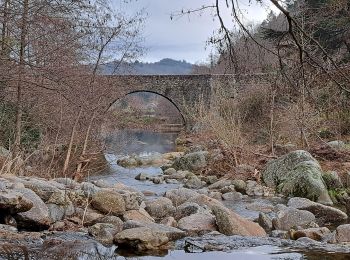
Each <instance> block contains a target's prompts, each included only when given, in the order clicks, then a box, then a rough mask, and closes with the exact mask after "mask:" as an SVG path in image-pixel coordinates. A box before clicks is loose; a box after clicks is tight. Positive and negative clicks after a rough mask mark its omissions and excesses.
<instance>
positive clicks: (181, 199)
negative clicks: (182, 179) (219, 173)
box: [165, 188, 199, 206]
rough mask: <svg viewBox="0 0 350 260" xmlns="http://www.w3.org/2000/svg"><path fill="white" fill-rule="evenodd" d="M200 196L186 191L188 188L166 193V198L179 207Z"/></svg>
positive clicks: (194, 192)
mask: <svg viewBox="0 0 350 260" xmlns="http://www.w3.org/2000/svg"><path fill="white" fill-rule="evenodd" d="M198 195H199V194H198V193H197V192H196V191H194V190H190V189H186V188H179V189H173V190H168V191H167V192H166V193H165V197H166V198H168V199H170V200H171V201H172V202H173V205H174V206H179V205H181V204H183V203H185V202H187V201H188V200H189V199H191V198H193V197H196V196H198Z"/></svg>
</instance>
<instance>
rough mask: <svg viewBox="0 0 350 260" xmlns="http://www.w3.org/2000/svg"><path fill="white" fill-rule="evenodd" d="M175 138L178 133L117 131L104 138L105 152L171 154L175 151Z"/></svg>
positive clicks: (119, 153)
mask: <svg viewBox="0 0 350 260" xmlns="http://www.w3.org/2000/svg"><path fill="white" fill-rule="evenodd" d="M177 136H178V133H162V132H152V131H148V130H133V129H123V130H118V131H116V132H114V133H112V134H109V135H108V136H107V137H106V152H107V153H109V154H118V155H121V154H123V155H127V154H140V153H144V152H148V153H152V152H154V153H167V152H172V151H174V150H175V139H176V138H177Z"/></svg>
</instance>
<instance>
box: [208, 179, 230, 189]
mask: <svg viewBox="0 0 350 260" xmlns="http://www.w3.org/2000/svg"><path fill="white" fill-rule="evenodd" d="M231 184H232V181H231V180H227V179H221V180H219V181H217V182H215V183H213V184H211V185H209V186H208V189H210V190H220V189H222V188H225V187H226V186H230V185H231Z"/></svg>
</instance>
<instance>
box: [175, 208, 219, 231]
mask: <svg viewBox="0 0 350 260" xmlns="http://www.w3.org/2000/svg"><path fill="white" fill-rule="evenodd" d="M177 227H178V228H179V229H181V230H184V231H186V232H187V233H188V234H189V235H196V234H204V233H209V232H211V231H216V230H217V227H216V221H215V217H214V216H213V215H211V214H205V213H196V214H192V215H190V216H187V217H184V218H182V219H180V220H179V222H178V223H177Z"/></svg>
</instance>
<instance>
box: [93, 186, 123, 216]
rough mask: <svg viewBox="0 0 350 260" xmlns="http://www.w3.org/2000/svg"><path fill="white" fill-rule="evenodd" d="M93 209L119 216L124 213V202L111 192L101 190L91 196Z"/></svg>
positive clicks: (121, 197)
mask: <svg viewBox="0 0 350 260" xmlns="http://www.w3.org/2000/svg"><path fill="white" fill-rule="evenodd" d="M91 205H92V207H93V208H95V209H97V210H99V211H100V212H102V213H105V214H113V215H121V214H123V213H124V212H125V201H124V198H123V196H122V195H121V194H119V193H117V192H115V191H113V190H101V191H99V192H97V193H95V194H94V195H93V196H92V201H91Z"/></svg>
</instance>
